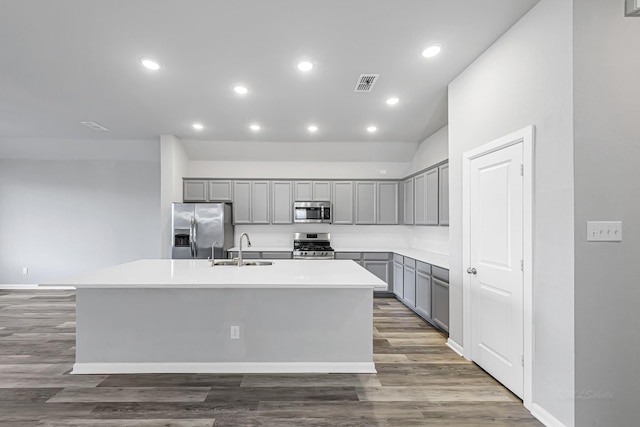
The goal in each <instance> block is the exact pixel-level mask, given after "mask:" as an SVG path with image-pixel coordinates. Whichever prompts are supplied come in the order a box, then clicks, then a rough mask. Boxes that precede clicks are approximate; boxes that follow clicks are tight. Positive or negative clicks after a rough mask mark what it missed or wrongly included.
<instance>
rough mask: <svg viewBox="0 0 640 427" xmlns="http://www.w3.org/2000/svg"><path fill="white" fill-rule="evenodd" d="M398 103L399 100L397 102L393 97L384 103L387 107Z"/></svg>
mask: <svg viewBox="0 0 640 427" xmlns="http://www.w3.org/2000/svg"><path fill="white" fill-rule="evenodd" d="M399 101H400V100H399V99H398V98H396V97H393V98H389V99H387V100H386V101H385V102H386V103H387V104H388V105H396V104H397V103H398V102H399Z"/></svg>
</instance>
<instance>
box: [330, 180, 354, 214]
mask: <svg viewBox="0 0 640 427" xmlns="http://www.w3.org/2000/svg"><path fill="white" fill-rule="evenodd" d="M332 209H333V212H332V216H333V223H334V224H353V181H334V182H333V204H332Z"/></svg>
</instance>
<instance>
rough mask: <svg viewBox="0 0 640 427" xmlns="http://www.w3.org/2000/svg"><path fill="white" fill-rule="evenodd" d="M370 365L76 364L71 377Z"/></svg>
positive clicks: (349, 370) (366, 367) (336, 369)
mask: <svg viewBox="0 0 640 427" xmlns="http://www.w3.org/2000/svg"><path fill="white" fill-rule="evenodd" d="M376 372H377V371H376V367H375V365H374V363H373V362H345V363H340V362H318V363H312V362H291V363H288V362H264V363H260V362H247V363H236V362H228V363H226V362H220V363H76V364H74V365H73V371H72V372H71V373H72V374H274V373H278V374H300V373H311V374H331V373H335V374H375V373H376Z"/></svg>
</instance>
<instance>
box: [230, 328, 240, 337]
mask: <svg viewBox="0 0 640 427" xmlns="http://www.w3.org/2000/svg"><path fill="white" fill-rule="evenodd" d="M229 338H231V339H232V340H239V339H240V326H238V325H231V333H230V336H229Z"/></svg>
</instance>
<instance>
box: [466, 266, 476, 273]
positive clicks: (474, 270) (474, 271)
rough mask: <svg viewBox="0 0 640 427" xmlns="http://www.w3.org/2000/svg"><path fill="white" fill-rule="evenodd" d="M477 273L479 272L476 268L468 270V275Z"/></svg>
mask: <svg viewBox="0 0 640 427" xmlns="http://www.w3.org/2000/svg"><path fill="white" fill-rule="evenodd" d="M477 272H478V271H477V270H476V269H475V268H471V267H469V268H467V273H469V274H476V273H477Z"/></svg>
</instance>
